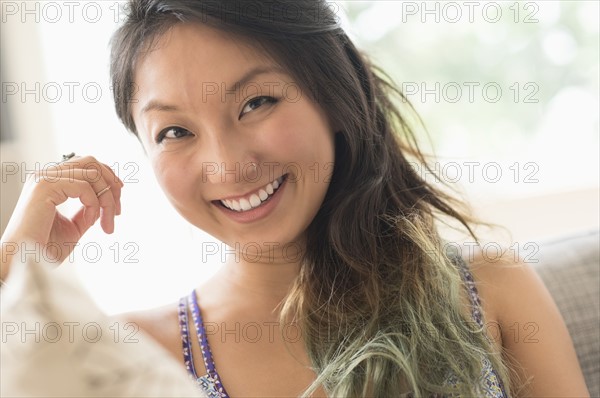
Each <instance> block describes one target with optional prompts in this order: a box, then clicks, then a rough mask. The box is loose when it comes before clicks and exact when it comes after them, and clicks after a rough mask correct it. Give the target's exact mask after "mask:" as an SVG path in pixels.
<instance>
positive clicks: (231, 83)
mask: <svg viewBox="0 0 600 398" xmlns="http://www.w3.org/2000/svg"><path fill="white" fill-rule="evenodd" d="M112 46H113V48H112V49H113V51H112V63H111V73H112V82H113V89H114V96H115V104H116V108H117V113H118V115H119V117H120V119H121V120H122V121H123V123H124V124H125V126H126V127H127V128H128V129H129V130H130V131H131V132H132V133H134V134H135V135H136V136H137V137H138V139H139V141H140V143H141V145H142V146H143V147H144V150H145V152H146V153H147V156H148V158H149V160H150V162H151V164H152V167H153V169H154V171H155V173H156V176H157V179H158V181H159V183H160V185H161V186H162V188H163V190H164V192H165V194H166V195H167V197H168V198H169V200H170V201H171V203H172V204H173V206H174V207H175V208H176V209H177V210H178V212H179V213H180V214H181V215H182V216H183V217H184V218H185V219H187V220H188V221H189V222H190V223H191V224H193V225H195V226H197V227H198V228H200V229H202V230H204V231H206V232H208V233H209V234H211V235H213V236H215V237H216V238H218V239H219V240H221V241H223V242H225V243H226V244H227V245H228V246H230V247H232V248H233V250H234V251H235V254H236V256H235V258H234V260H232V261H229V262H228V263H227V264H225V265H224V266H223V267H222V269H221V270H220V271H219V272H218V273H217V274H216V275H215V276H214V277H212V278H211V279H210V280H209V281H208V282H206V283H204V284H202V285H201V286H199V287H198V288H197V289H195V291H194V292H192V294H190V296H189V297H185V298H183V299H182V300H181V302H180V303H179V305H170V306H167V307H165V308H162V309H157V310H153V311H148V312H144V313H138V314H130V315H129V318H130V319H132V320H133V321H135V322H137V323H138V324H139V325H140V326H141V327H142V328H143V329H145V330H146V331H147V332H149V333H150V334H151V335H152V336H154V337H155V338H156V340H157V341H159V342H160V343H161V344H163V345H164V346H165V347H166V348H167V349H168V350H169V351H170V352H171V353H172V354H173V355H174V356H175V357H177V358H180V359H181V358H183V360H184V363H185V365H186V367H187V369H188V371H189V372H190V374H192V375H193V376H194V378H195V379H196V380H197V381H198V384H199V385H200V387H201V388H203V389H204V390H205V391H206V392H208V393H209V394H211V396H227V395H229V396H260V397H266V396H278V397H281V396H298V395H301V394H305V395H307V396H330V397H347V396H374V397H395V396H401V395H402V394H408V393H410V394H412V395H413V396H430V395H431V394H440V395H451V394H459V395H461V396H494V397H501V396H510V395H517V394H523V395H526V394H529V395H533V396H543V395H552V396H573V395H576V396H586V395H588V392H587V390H586V387H585V383H584V381H583V376H582V374H581V370H580V368H579V365H578V363H577V358H576V356H575V353H574V349H573V346H572V342H571V340H570V337H569V335H568V332H567V330H566V327H565V325H564V322H563V321H562V319H561V317H560V314H559V313H558V310H557V308H556V306H555V304H554V303H553V302H552V299H551V297H550V296H549V294H548V292H547V291H546V289H545V288H544V286H543V284H542V283H541V281H540V280H539V278H537V276H536V275H535V273H534V272H533V271H532V270H531V269H530V268H528V267H527V266H525V265H523V264H520V265H519V264H517V265H516V266H511V267H504V266H500V265H499V264H498V263H496V264H484V263H482V262H481V261H480V262H479V263H480V264H479V265H478V266H473V265H472V266H471V267H469V266H467V264H465V263H464V261H463V260H462V259H461V258H460V257H459V256H456V255H451V254H449V253H446V252H445V251H444V250H443V247H444V245H443V244H444V242H443V240H442V237H440V236H439V233H438V232H437V229H436V226H435V225H436V224H435V223H436V222H437V221H439V220H443V219H450V220H454V221H458V222H459V223H460V224H461V225H462V226H463V227H464V228H465V230H466V231H468V232H469V233H471V234H472V231H471V228H470V225H471V223H472V222H473V221H472V220H471V218H470V217H468V215H467V213H465V212H464V211H461V210H460V208H461V206H460V203H459V202H458V201H455V200H453V199H452V198H451V197H449V196H448V195H447V194H445V193H443V192H441V191H440V190H438V189H436V188H435V187H433V186H432V185H431V184H428V183H427V182H426V181H424V180H423V179H422V178H420V176H419V175H418V174H417V173H416V172H415V170H414V169H413V168H412V167H411V166H410V163H409V162H410V161H412V160H415V159H416V160H417V161H419V162H421V163H425V159H424V157H423V156H422V155H421V153H420V152H419V150H418V148H417V146H416V140H415V137H414V136H413V133H412V131H411V129H410V126H409V124H408V123H407V121H406V117H407V116H406V114H404V113H400V111H399V109H398V108H397V107H396V105H395V103H394V99H393V96H394V95H396V94H398V95H399V96H400V97H399V98H401V95H400V94H399V93H397V92H396V91H395V89H394V88H393V86H392V85H391V84H389V83H388V80H387V79H385V76H384V75H383V73H381V72H380V71H378V70H377V69H376V68H375V67H374V66H372V65H371V64H370V63H369V62H368V60H367V58H366V57H365V56H364V55H362V54H361V53H360V52H359V51H358V50H357V49H356V48H355V46H354V45H353V44H352V43H351V41H350V40H349V39H348V37H347V36H346V35H345V34H344V32H343V31H342V30H341V29H340V27H339V25H338V24H337V23H336V16H335V14H334V13H333V12H332V10H331V9H330V8H329V7H328V5H327V3H325V2H321V1H314V0H306V1H277V2H274V1H252V2H250V1H219V2H210V1H183V0H176V1H161V0H132V1H131V2H130V3H129V16H128V19H127V20H126V21H125V24H124V25H123V26H122V27H121V28H120V30H119V31H118V32H117V33H116V35H115V37H114V39H113V43H112ZM90 165H94V166H96V169H97V170H98V171H99V172H98V173H90V172H89V169H90ZM84 167H85V169H84ZM69 169H70V170H73V173H72V174H71V175H73V176H74V178H64V177H63V174H62V173H63V172H64V170H69ZM86 171H88V172H86ZM54 173H56V176H57V177H63V178H58V179H57V180H53V181H52V183H49V182H47V181H45V180H40V181H38V182H35V181H33V180H32V181H30V182H29V184H28V188H27V189H26V190H25V191H24V193H23V195H22V197H21V200H20V204H19V208H18V210H17V211H16V212H15V216H13V219H12V220H11V223H10V225H9V227H8V228H7V232H6V233H5V236H4V238H3V241H12V242H21V241H25V240H33V241H35V242H39V243H40V244H42V245H48V244H49V243H58V244H62V243H64V242H73V241H77V240H79V239H80V238H81V236H82V235H83V233H85V231H86V230H87V229H88V228H89V227H90V226H91V225H92V224H93V223H95V222H96V221H97V220H98V218H100V223H101V225H102V228H103V229H104V231H105V232H107V233H111V232H112V231H113V228H114V224H113V220H114V216H115V215H118V214H120V195H121V188H122V187H123V184H122V183H121V182H120V180H119V179H118V178H117V177H116V176H115V175H114V174H113V173H112V171H111V170H110V168H108V167H107V166H106V165H104V164H102V163H100V162H98V161H97V160H95V159H94V158H92V157H74V158H70V159H67V160H66V161H65V162H63V163H61V164H60V165H59V166H58V167H57V168H56V170H55V171H54ZM68 197H72V198H75V197H76V198H79V199H80V201H81V202H82V204H83V207H82V209H81V210H80V212H79V213H77V214H76V215H75V216H74V218H73V219H72V220H69V219H66V218H65V217H63V216H61V215H60V213H58V212H57V211H56V206H57V205H58V204H60V203H62V202H64V201H65V200H66V199H67V198H68ZM63 255H64V256H65V257H66V255H68V253H63ZM6 269H7V267H6V266H4V267H3V272H6V271H5V270H6ZM182 277H185V276H182ZM474 281H476V282H477V287H475V283H474ZM525 303H526V304H527V305H524V304H525ZM528 322H529V323H533V324H535V325H537V327H538V333H537V335H536V338H537V343H536V344H525V343H524V342H523V341H521V340H519V339H516V340H515V339H512V338H511V335H510V334H509V333H508V331H509V330H510V329H509V328H510V327H511V326H513V325H515V323H516V324H517V325H523V324H525V323H528ZM248 325H251V326H252V327H254V328H256V332H255V333H254V334H253V335H252V338H248V336H247V335H246V336H245V337H246V338H242V339H240V338H239V332H240V330H244V328H246V330H247V327H248ZM490 325H498V327H499V331H500V332H502V331H504V333H492V332H491V331H490V327H489V326H490ZM290 330H293V331H294V332H293V333H292V334H290ZM223 331H225V333H223ZM228 337H229V338H228ZM550 359H552V361H551V360H550ZM556 363H559V364H560V366H559V367H557V366H555V365H554V364H556ZM215 364H218V368H217V366H216V365H215ZM217 369H218V372H217ZM527 381H528V382H527Z"/></svg>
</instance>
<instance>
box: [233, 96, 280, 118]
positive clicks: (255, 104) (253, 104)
mask: <svg viewBox="0 0 600 398" xmlns="http://www.w3.org/2000/svg"><path fill="white" fill-rule="evenodd" d="M276 102H277V99H276V98H273V97H269V96H262V97H255V98H252V99H251V100H250V101H248V102H247V103H246V105H245V106H244V108H243V109H242V113H241V114H240V118H241V117H242V116H244V115H245V114H246V113H248V112H250V111H253V110H255V109H256V108H260V107H261V106H262V105H263V104H265V103H269V104H274V103H276Z"/></svg>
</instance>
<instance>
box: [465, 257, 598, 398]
mask: <svg viewBox="0 0 600 398" xmlns="http://www.w3.org/2000/svg"><path fill="white" fill-rule="evenodd" d="M470 260H471V261H469V262H470V269H471V273H472V274H473V278H474V279H475V281H476V284H477V287H478V290H479V294H480V298H481V300H482V302H485V305H487V308H488V309H489V310H490V311H491V312H492V313H493V314H494V315H493V316H494V319H495V320H496V321H497V322H498V325H499V328H500V332H501V339H502V346H503V348H504V350H503V351H504V353H505V356H506V359H507V360H508V361H509V363H510V364H511V365H512V366H513V367H514V368H515V370H516V372H517V373H518V374H519V376H520V378H521V379H522V380H523V381H525V380H529V381H530V382H529V384H528V385H527V386H526V388H524V389H523V391H521V394H520V395H519V396H535V397H546V396H552V397H574V396H577V397H589V392H588V390H587V387H586V385H585V381H584V378H583V374H582V372H581V368H580V366H579V362H578V360H577V355H576V353H575V349H574V347H573V342H572V340H571V337H570V335H569V332H568V330H567V328H566V325H565V322H564V320H563V318H562V316H561V314H560V312H559V310H558V307H557V306H556V303H555V302H554V300H553V298H552V296H551V295H550V293H549V292H548V290H547V289H546V286H545V285H544V283H543V281H542V280H541V278H540V277H539V276H538V274H537V272H536V271H535V269H534V268H533V267H531V266H530V265H529V264H526V263H524V262H522V261H521V260H520V259H518V258H510V257H509V256H504V257H501V258H500V259H495V260H494V261H490V259H489V258H485V257H484V256H483V255H481V254H478V255H476V256H475V257H474V258H472V259H470Z"/></svg>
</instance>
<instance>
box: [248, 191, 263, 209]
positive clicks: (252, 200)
mask: <svg viewBox="0 0 600 398" xmlns="http://www.w3.org/2000/svg"><path fill="white" fill-rule="evenodd" d="M260 203H261V201H260V198H259V197H258V195H256V194H254V195H252V196H250V205H251V206H252V207H256V206H258V205H259V204H260Z"/></svg>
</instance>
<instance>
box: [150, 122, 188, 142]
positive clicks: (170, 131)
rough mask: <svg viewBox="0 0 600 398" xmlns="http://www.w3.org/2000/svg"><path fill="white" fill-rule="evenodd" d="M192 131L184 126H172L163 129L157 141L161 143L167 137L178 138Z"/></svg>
mask: <svg viewBox="0 0 600 398" xmlns="http://www.w3.org/2000/svg"><path fill="white" fill-rule="evenodd" d="M190 134H191V133H190V132H189V131H188V130H186V129H184V128H183V127H176V126H171V127H167V128H166V129H164V130H162V131H161V132H160V133H158V136H157V137H156V143H157V144H160V143H161V142H162V141H163V140H164V139H165V138H167V139H170V140H176V139H180V138H183V137H186V136H188V135H190Z"/></svg>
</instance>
